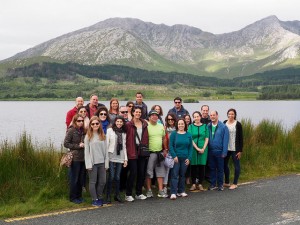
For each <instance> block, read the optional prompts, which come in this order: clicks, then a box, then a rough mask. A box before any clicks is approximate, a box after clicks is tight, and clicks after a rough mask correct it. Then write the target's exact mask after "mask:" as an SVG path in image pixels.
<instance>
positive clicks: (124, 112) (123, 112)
mask: <svg viewBox="0 0 300 225" xmlns="http://www.w3.org/2000/svg"><path fill="white" fill-rule="evenodd" d="M120 113H122V114H126V113H128V111H120Z"/></svg>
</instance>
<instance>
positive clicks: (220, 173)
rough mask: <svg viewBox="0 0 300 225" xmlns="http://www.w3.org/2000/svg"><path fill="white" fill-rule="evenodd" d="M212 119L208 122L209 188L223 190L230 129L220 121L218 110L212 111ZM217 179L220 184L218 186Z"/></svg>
mask: <svg viewBox="0 0 300 225" xmlns="http://www.w3.org/2000/svg"><path fill="white" fill-rule="evenodd" d="M210 119H211V123H210V124H208V132H209V141H208V157H209V166H210V181H211V184H210V186H209V188H208V189H209V190H215V189H218V190H219V191H223V190H224V187H223V181H224V180H223V179H224V158H225V157H226V155H227V151H228V142H229V130H228V128H227V126H226V125H225V124H224V123H222V122H220V121H219V118H218V112H217V111H212V112H211V113H210ZM217 181H218V186H216V182H217Z"/></svg>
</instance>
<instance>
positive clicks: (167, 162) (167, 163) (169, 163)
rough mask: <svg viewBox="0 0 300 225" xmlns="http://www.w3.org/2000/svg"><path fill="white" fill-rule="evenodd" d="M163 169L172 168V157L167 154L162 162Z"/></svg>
mask: <svg viewBox="0 0 300 225" xmlns="http://www.w3.org/2000/svg"><path fill="white" fill-rule="evenodd" d="M164 164H165V167H167V168H173V167H174V159H173V158H172V156H171V155H170V154H169V153H168V154H167V156H166V158H165V161H164Z"/></svg>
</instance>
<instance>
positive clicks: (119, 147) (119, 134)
mask: <svg viewBox="0 0 300 225" xmlns="http://www.w3.org/2000/svg"><path fill="white" fill-rule="evenodd" d="M113 130H114V132H115V133H116V135H117V143H116V144H117V155H120V152H121V150H123V140H122V133H123V130H122V129H120V128H118V127H114V128H113Z"/></svg>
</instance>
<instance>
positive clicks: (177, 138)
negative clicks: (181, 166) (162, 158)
mask: <svg viewBox="0 0 300 225" xmlns="http://www.w3.org/2000/svg"><path fill="white" fill-rule="evenodd" d="M169 150H170V154H171V156H172V158H175V157H176V156H177V157H178V158H186V159H189V160H190V161H191V160H192V152H193V143H192V135H191V134H190V133H189V132H186V133H185V134H178V133H177V131H176V130H175V131H173V132H172V133H171V136H170V144H169Z"/></svg>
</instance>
